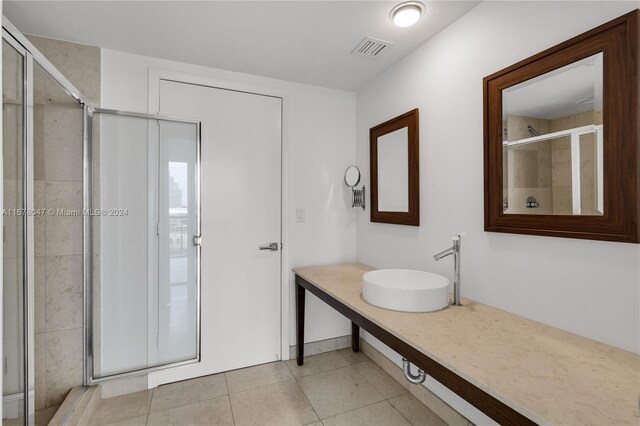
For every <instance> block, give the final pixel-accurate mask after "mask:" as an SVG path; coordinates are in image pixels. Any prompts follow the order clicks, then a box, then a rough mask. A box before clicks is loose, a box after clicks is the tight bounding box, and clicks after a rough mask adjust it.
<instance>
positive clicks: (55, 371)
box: [46, 328, 83, 406]
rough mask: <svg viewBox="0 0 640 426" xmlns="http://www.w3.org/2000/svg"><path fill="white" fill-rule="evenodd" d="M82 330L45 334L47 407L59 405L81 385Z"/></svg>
mask: <svg viewBox="0 0 640 426" xmlns="http://www.w3.org/2000/svg"><path fill="white" fill-rule="evenodd" d="M82 362H83V360H82V328H78V329H75V330H62V331H53V332H49V333H47V353H46V363H47V368H46V370H47V376H46V382H47V405H48V406H52V405H59V404H61V403H62V401H63V400H64V397H65V396H66V395H67V393H68V392H69V390H70V389H71V388H72V387H73V386H77V385H79V384H82Z"/></svg>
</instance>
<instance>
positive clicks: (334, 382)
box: [298, 366, 384, 419]
mask: <svg viewBox="0 0 640 426" xmlns="http://www.w3.org/2000/svg"><path fill="white" fill-rule="evenodd" d="M355 367H356V366H349V367H344V368H340V369H337V370H333V371H327V372H325V373H319V374H314V375H313V376H306V377H302V378H300V379H298V383H299V384H300V387H301V388H302V390H303V391H304V393H305V394H306V395H307V398H309V401H310V402H311V405H312V406H313V408H314V409H315V410H316V412H317V413H318V415H319V416H320V418H321V419H324V418H326V417H331V416H335V415H337V414H341V413H344V412H346V411H351V410H354V409H356V408H360V407H363V406H365V405H369V404H373V403H374V402H379V401H382V400H383V399H384V397H383V396H382V395H381V394H380V392H378V391H377V390H376V389H375V388H374V387H373V386H371V384H370V383H369V382H368V381H367V379H365V378H364V377H363V376H362V374H360V373H359V372H358V371H357V370H356V369H355Z"/></svg>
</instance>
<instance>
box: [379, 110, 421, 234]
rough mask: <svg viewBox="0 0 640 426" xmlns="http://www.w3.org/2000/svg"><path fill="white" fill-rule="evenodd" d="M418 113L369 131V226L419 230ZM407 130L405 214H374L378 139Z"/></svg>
mask: <svg viewBox="0 0 640 426" xmlns="http://www.w3.org/2000/svg"><path fill="white" fill-rule="evenodd" d="M418 122H419V111H418V109H417V108H416V109H413V110H411V111H409V112H407V113H404V114H402V115H399V116H398V117H395V118H392V119H391V120H389V121H385V122H384V123H382V124H379V125H377V126H375V127H372V128H371V129H370V130H369V161H370V164H369V166H370V169H369V170H371V222H379V223H392V224H396V225H411V226H420V148H419V146H420V143H419V139H420V130H419V124H418ZM403 127H407V128H408V141H407V142H408V145H409V146H408V153H409V155H408V158H407V165H408V167H407V169H408V176H407V179H408V183H409V194H408V197H409V211H408V212H386V211H380V210H378V138H379V137H381V136H384V135H386V134H388V133H391V132H395V131H396V130H399V129H402V128H403Z"/></svg>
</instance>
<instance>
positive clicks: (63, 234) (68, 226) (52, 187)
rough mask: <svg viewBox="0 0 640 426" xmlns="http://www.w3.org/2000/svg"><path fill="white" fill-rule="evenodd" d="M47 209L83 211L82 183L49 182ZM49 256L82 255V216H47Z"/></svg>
mask: <svg viewBox="0 0 640 426" xmlns="http://www.w3.org/2000/svg"><path fill="white" fill-rule="evenodd" d="M46 205H47V209H68V210H73V209H78V210H81V209H82V182H47V186H46ZM45 227H46V230H45V231H46V253H47V255H48V256H63V255H72V254H82V216H81V215H79V216H65V215H62V214H49V213H48V214H47V216H46V225H45Z"/></svg>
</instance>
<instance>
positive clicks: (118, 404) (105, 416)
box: [89, 390, 152, 425]
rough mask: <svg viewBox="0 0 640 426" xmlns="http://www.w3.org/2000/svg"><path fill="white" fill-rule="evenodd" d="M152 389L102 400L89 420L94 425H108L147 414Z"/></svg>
mask: <svg viewBox="0 0 640 426" xmlns="http://www.w3.org/2000/svg"><path fill="white" fill-rule="evenodd" d="M151 394H152V391H148V390H147V391H142V392H136V393H132V394H129V395H122V396H116V397H114V398H107V399H103V400H102V401H100V402H99V403H98V405H97V407H96V408H95V411H94V412H93V416H92V417H91V420H90V421H89V423H90V424H92V425H106V424H110V423H115V422H119V421H121V420H125V419H130V418H132V417H140V416H142V415H147V413H148V412H149V404H150V403H151Z"/></svg>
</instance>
